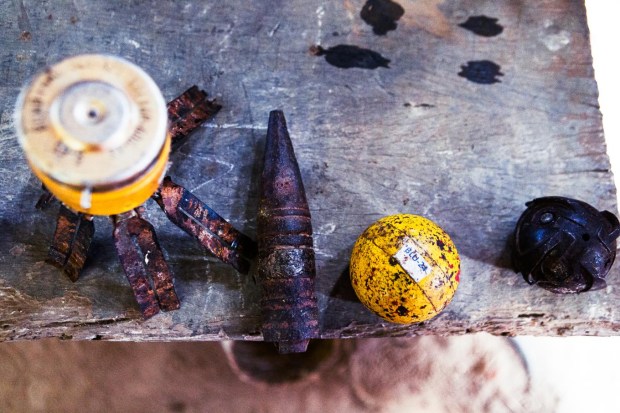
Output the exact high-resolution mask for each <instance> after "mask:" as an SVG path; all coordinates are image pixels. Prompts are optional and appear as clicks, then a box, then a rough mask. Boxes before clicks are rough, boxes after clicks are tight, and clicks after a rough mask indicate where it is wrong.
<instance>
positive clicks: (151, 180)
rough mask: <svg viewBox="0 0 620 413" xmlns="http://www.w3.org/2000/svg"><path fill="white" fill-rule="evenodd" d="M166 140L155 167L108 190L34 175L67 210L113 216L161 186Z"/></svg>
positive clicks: (166, 156)
mask: <svg viewBox="0 0 620 413" xmlns="http://www.w3.org/2000/svg"><path fill="white" fill-rule="evenodd" d="M169 154H170V136H168V137H167V138H166V141H165V143H164V147H163V149H162V151H161V153H160V154H159V156H158V158H157V160H156V161H155V163H154V164H153V165H152V166H151V167H150V169H148V170H147V171H145V172H144V173H143V174H142V175H140V176H138V177H136V179H135V180H132V181H131V182H129V183H127V184H125V185H123V186H120V187H118V188H111V189H98V188H92V189H89V188H78V187H72V186H68V185H64V184H62V183H60V182H57V181H54V180H53V179H51V178H50V177H48V176H47V175H45V174H44V173H42V172H41V171H40V170H39V169H37V168H36V167H35V166H34V165H32V164H30V167H31V168H32V171H33V172H34V174H35V175H36V176H37V178H39V179H40V180H41V182H43V185H45V187H46V188H47V189H48V190H49V191H50V192H51V193H52V194H54V196H55V197H56V198H58V199H59V200H60V201H61V202H62V203H64V204H65V205H66V206H68V207H69V208H71V209H73V210H75V211H79V212H84V213H86V214H89V215H116V214H121V213H123V212H127V211H130V210H132V209H134V208H137V207H139V206H140V205H142V204H143V203H144V202H146V201H147V200H148V199H149V198H150V197H151V195H153V193H155V191H156V190H157V188H158V187H159V184H161V181H162V179H163V177H164V174H165V173H166V167H167V165H168V155H169Z"/></svg>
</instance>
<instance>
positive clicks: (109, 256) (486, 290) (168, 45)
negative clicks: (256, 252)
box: [0, 0, 620, 341]
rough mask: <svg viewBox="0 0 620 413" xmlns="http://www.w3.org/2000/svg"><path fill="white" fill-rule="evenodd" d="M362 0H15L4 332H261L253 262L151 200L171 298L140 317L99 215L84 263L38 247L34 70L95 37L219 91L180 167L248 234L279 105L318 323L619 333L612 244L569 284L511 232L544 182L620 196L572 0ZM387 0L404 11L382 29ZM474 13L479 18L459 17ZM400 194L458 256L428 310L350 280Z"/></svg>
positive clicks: (159, 74) (6, 79)
mask: <svg viewBox="0 0 620 413" xmlns="http://www.w3.org/2000/svg"><path fill="white" fill-rule="evenodd" d="M173 3H175V4H173ZM177 3H178V4H177ZM370 3H372V4H369V5H366V6H365V5H364V4H365V2H364V1H362V0H345V1H337V2H309V1H302V0H291V1H286V2H284V1H283V2H279V1H264V2H260V1H258V2H247V1H241V0H231V1H227V2H215V1H210V2H152V4H149V3H148V2H138V1H131V2H129V1H106V2H90V1H87V0H74V1H72V2H65V1H60V0H59V1H48V0H44V1H19V0H15V1H13V2H4V3H3V4H2V5H1V6H0V29H1V30H2V38H1V40H0V46H1V47H0V57H1V60H0V120H1V123H0V143H1V145H2V146H1V149H0V188H2V190H1V191H0V340H21V339H35V338H41V337H49V336H56V337H62V338H73V339H79V340H87V339H104V340H134V341H143V340H219V339H226V338H232V339H246V340H260V339H261V335H260V308H259V304H258V303H259V297H260V294H259V290H258V287H257V285H256V284H255V283H254V281H253V279H252V277H251V276H242V275H240V274H238V273H236V272H235V271H234V270H233V269H231V268H230V267H228V266H226V265H224V264H221V263H220V262H219V261H217V260H216V259H214V258H212V257H211V256H209V255H207V254H206V253H205V252H204V250H203V249H202V248H201V247H200V246H199V245H198V244H197V243H196V242H194V241H193V240H192V239H190V238H189V237H188V236H187V235H186V234H185V233H183V232H182V231H181V230H180V229H179V228H177V227H176V226H174V225H173V224H172V223H170V222H169V221H168V219H167V218H166V217H165V216H164V214H163V213H162V212H161V210H159V208H158V207H157V205H155V204H154V203H153V202H149V203H148V204H147V211H148V216H149V220H150V221H151V222H152V223H153V225H154V226H155V228H156V230H157V234H158V236H159V239H160V242H161V244H162V247H163V248H164V250H165V252H166V254H167V257H168V262H169V264H170V266H171V269H172V271H173V272H174V274H175V277H176V289H177V292H178V294H179V297H180V299H181V301H182V308H181V309H180V310H178V311H174V312H170V313H163V314H159V315H157V316H155V317H154V318H152V319H150V320H148V321H143V320H142V319H141V316H140V313H139V311H138V308H137V304H136V303H135V301H134V298H133V295H132V292H131V290H130V287H129V285H128V283H127V281H126V279H125V275H124V273H123V271H122V269H121V267H120V264H119V261H118V258H117V257H116V254H115V250H114V246H113V243H112V234H111V232H112V226H111V224H110V222H109V221H108V220H107V219H104V218H96V222H95V226H96V230H97V232H96V236H95V240H94V243H93V248H92V251H91V258H90V260H89V261H88V264H87V268H86V269H85V271H84V273H83V275H82V277H81V279H80V280H79V281H78V282H76V283H72V282H71V281H70V280H69V279H68V278H67V277H66V276H64V275H63V274H62V273H60V272H59V271H58V270H57V269H55V268H53V267H51V266H49V265H47V264H45V263H44V260H45V259H46V255H47V248H48V245H49V241H50V240H51V237H52V235H53V230H54V225H55V213H56V211H55V210H51V211H46V212H40V211H37V210H35V208H34V204H35V202H36V200H37V199H38V196H39V193H40V183H39V182H38V181H37V179H36V178H34V176H33V175H32V173H31V172H30V170H29V168H28V166H27V165H26V163H25V161H24V158H23V155H22V152H21V149H20V147H19V145H18V143H17V140H16V137H15V132H14V127H13V124H12V113H13V109H14V103H15V99H16V97H17V94H18V93H19V91H20V89H21V88H22V86H23V85H24V84H25V83H26V82H27V80H28V79H29V78H30V77H31V76H33V75H34V74H35V73H37V72H39V71H40V70H42V69H43V68H44V67H45V66H46V65H49V64H52V63H54V62H56V61H58V60H60V59H62V58H63V57H66V56H70V55H75V54H80V53H86V52H89V53H92V52H97V53H110V54H114V55H119V56H122V57H125V58H127V59H129V60H131V61H133V62H135V63H136V64H138V65H140V66H141V67H143V68H144V69H145V70H146V71H147V72H148V73H149V74H151V76H152V77H153V78H154V79H155V81H156V82H157V83H158V85H159V86H160V87H161V89H162V91H163V93H164V96H165V97H166V98H167V99H171V98H173V97H174V96H176V95H178V94H179V93H181V92H182V91H184V90H185V89H186V88H187V87H189V86H191V85H193V84H197V85H199V86H200V87H201V88H203V89H205V90H207V91H208V92H209V94H210V95H212V96H215V97H217V100H218V101H219V102H220V103H221V104H222V106H223V108H222V110H221V111H220V113H218V114H217V116H216V117H215V118H214V119H213V120H212V121H211V122H210V123H209V124H208V125H206V126H205V127H203V128H201V129H200V130H199V131H197V133H195V134H194V135H193V136H192V137H191V138H190V139H189V140H188V141H187V142H186V143H185V144H184V145H183V146H182V147H181V148H180V150H179V151H177V152H176V153H175V154H174V155H173V157H172V161H173V164H172V166H171V168H170V170H169V174H170V175H171V176H172V177H173V179H174V180H175V181H176V182H178V183H180V184H182V185H184V186H186V187H187V188H188V189H190V190H192V191H193V192H194V193H195V194H196V195H197V196H198V197H200V198H201V199H203V200H204V201H205V202H207V203H208V204H209V205H210V206H211V207H213V208H214V209H215V210H216V211H218V212H219V213H220V214H221V215H222V216H224V217H225V218H227V219H228V220H229V221H230V222H232V223H233V224H234V225H235V226H237V227H238V228H240V229H242V230H243V231H244V232H246V233H247V234H248V235H250V236H252V237H255V235H256V212H257V190H258V187H257V184H258V176H259V173H260V170H261V168H262V154H263V146H264V139H265V132H266V125H267V118H268V113H269V111H270V110H273V109H282V110H283V111H284V112H285V115H286V117H287V120H288V123H289V131H290V133H291V137H292V140H293V144H294V146H295V150H296V154H297V158H298V162H299V164H300V168H301V171H302V175H303V178H304V183H305V186H306V191H307V196H308V201H309V204H310V208H311V212H312V216H313V225H314V230H315V238H314V240H315V246H316V254H317V267H318V268H317V271H318V274H317V286H316V287H317V295H318V298H319V306H320V328H321V333H322V336H323V337H326V338H327V337H329V338H333V337H353V336H356V337H359V336H388V335H392V336H394V335H398V336H401V335H418V334H462V333H469V332H475V331H487V332H490V333H493V334H502V335H523V334H527V335H581V334H586V335H615V334H617V333H618V331H619V330H620V312H618V311H617V310H616V308H615V306H616V303H617V302H619V301H620V274H619V272H620V270H619V269H618V268H619V266H620V264H618V263H616V265H615V266H614V268H613V269H612V271H611V273H610V274H609V276H608V287H607V289H605V290H601V291H596V292H588V293H585V294H581V295H568V296H558V295H554V294H552V293H549V292H547V291H545V290H543V289H540V288H535V287H530V286H528V285H527V284H526V283H525V282H524V281H523V279H522V278H521V276H520V275H517V274H515V273H514V271H513V270H512V269H511V267H510V256H509V250H508V240H509V238H510V236H511V234H512V231H513V229H514V225H515V223H516V221H517V219H518V217H519V215H520V214H521V212H523V210H524V209H525V205H524V204H525V202H527V201H529V200H531V199H533V198H535V197H539V196H544V195H562V196H569V197H573V198H578V199H582V200H584V201H586V202H588V203H590V204H592V205H594V206H596V207H597V208H599V209H609V210H611V211H612V212H616V202H615V199H616V198H615V193H616V192H615V187H614V184H613V178H612V174H611V172H610V165H609V159H608V157H607V154H606V149H605V143H604V137H603V132H602V125H601V114H600V112H599V108H598V103H597V87H596V82H595V81H594V74H593V69H592V62H591V55H590V47H589V38H588V28H587V23H586V16H585V8H584V5H583V4H582V2H580V1H562V0H544V1H538V2H528V1H510V2H503V1H502V2H497V1H490V0H489V1H480V0H460V1H457V0H446V1H441V0H417V1H414V0H398V4H396V3H393V2H389V1H386V0H384V1H372V2H370ZM369 6H371V7H369ZM362 9H364V10H365V12H364V17H365V18H364V19H362V17H361V11H362ZM381 10H386V13H387V14H388V15H391V16H392V18H393V19H396V18H398V17H399V16H400V14H402V16H401V17H399V18H398V19H397V20H396V21H395V24H394V22H392V23H391V24H390V21H389V20H388V21H387V22H386V21H379V24H375V28H374V29H373V27H372V26H371V25H369V24H368V22H372V21H373V20H372V18H373V17H376V16H377V14H378V13H379V12H380V11H381ZM401 12H402V13H401ZM475 16H486V18H478V19H474V20H470V24H464V23H465V22H466V21H468V19H469V18H470V17H475ZM492 19H497V20H496V21H495V20H492ZM365 20H366V21H365ZM472 22H473V24H472ZM463 26H465V27H463ZM472 26H473V27H472ZM388 29H392V30H388ZM315 45H320V46H321V47H322V48H323V49H324V50H325V54H324V55H323V56H316V55H314V54H312V53H310V51H309V50H310V48H311V46H315ZM388 60H389V62H388ZM351 65H353V66H356V67H348V68H345V67H344V66H351ZM399 212H402V213H405V212H406V213H414V214H420V215H424V216H426V217H428V218H431V219H433V220H434V221H436V222H437V223H438V224H439V225H441V226H442V227H443V228H444V229H445V230H446V231H448V233H450V234H451V236H452V238H453V239H454V241H455V243H456V245H457V247H458V249H459V252H460V254H461V258H462V274H461V285H460V287H459V290H458V291H457V294H456V296H455V299H454V301H453V302H452V303H451V304H450V305H449V306H448V308H447V309H446V310H445V311H444V312H443V313H442V314H440V315H439V316H438V317H437V318H435V319H433V320H431V321H429V322H426V323H423V324H420V325H410V326H403V325H396V324H390V323H387V322H383V321H382V320H381V319H379V318H378V317H376V316H374V315H373V314H371V313H370V312H369V311H368V310H366V309H365V308H364V307H363V306H362V305H361V304H360V303H359V302H358V301H357V300H356V299H355V297H354V295H353V292H352V290H351V287H350V284H349V283H348V273H347V271H348V269H347V263H348V259H349V255H350V252H351V248H352V245H353V243H354V241H355V239H356V238H357V236H358V235H359V234H360V233H361V232H362V231H363V230H364V229H365V228H366V227H367V226H368V225H369V224H371V223H372V222H373V221H375V220H377V219H378V218H380V217H382V216H385V215H389V214H394V213H399Z"/></svg>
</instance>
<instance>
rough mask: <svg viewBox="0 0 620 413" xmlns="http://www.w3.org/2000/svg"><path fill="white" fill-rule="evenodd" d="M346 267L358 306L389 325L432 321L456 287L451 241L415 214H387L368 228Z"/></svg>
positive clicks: (455, 255) (456, 265) (455, 257)
mask: <svg viewBox="0 0 620 413" xmlns="http://www.w3.org/2000/svg"><path fill="white" fill-rule="evenodd" d="M350 264H351V268H350V276H351V284H352V285H353V289H354V290H355V293H356V294H357V296H358V297H359V299H360V301H361V302H362V303H363V304H364V305H365V306H366V307H368V308H369V309H370V310H372V311H373V312H374V313H376V314H377V315H379V316H380V317H382V318H384V319H386V320H388V321H391V322H394V323H401V324H409V323H418V322H422V321H425V320H428V319H430V318H433V317H435V316H436V315H437V314H439V313H440V312H441V311H442V310H443V309H444V308H445V307H446V305H448V303H449V302H450V301H451V300H452V297H453V296H454V293H455V292H456V289H457V287H458V284H459V274H460V259H459V255H458V252H457V250H456V246H455V245H454V242H452V239H450V236H449V235H448V234H447V233H446V232H445V231H444V230H443V229H441V228H440V227H439V226H438V225H437V224H435V223H434V222H433V221H431V220H429V219H427V218H424V217H421V216H418V215H411V214H398V215H391V216H388V217H384V218H381V219H380V220H378V221H377V222H375V223H374V224H372V225H371V226H370V227H368V228H367V229H366V231H364V232H363V233H362V235H360V237H359V238H358V239H357V241H356V243H355V246H354V247H353V252H352V253H351V263H350Z"/></svg>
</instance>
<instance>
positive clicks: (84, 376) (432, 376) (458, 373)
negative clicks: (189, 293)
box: [0, 334, 557, 413]
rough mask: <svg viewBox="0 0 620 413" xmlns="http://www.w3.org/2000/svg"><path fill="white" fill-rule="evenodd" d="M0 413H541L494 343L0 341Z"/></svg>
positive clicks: (523, 370)
mask: <svg viewBox="0 0 620 413" xmlns="http://www.w3.org/2000/svg"><path fill="white" fill-rule="evenodd" d="M0 377H1V379H0V411H2V412H84V411H90V412H103V411H105V412H120V411H122V412H139V411H153V412H256V413H263V412H275V413H278V412H322V413H324V412H405V411H407V412H409V411H416V412H433V413H437V412H439V413H441V412H450V413H458V412H480V413H484V412H493V413H495V412H513V413H518V412H524V413H525V412H528V413H536V412H541V413H542V412H545V413H549V412H553V411H554V410H555V407H556V406H557V398H556V397H555V396H554V394H552V393H551V392H549V390H548V389H544V388H532V387H531V386H530V382H529V376H528V372H527V367H526V366H525V364H524V362H523V360H522V358H521V356H520V354H519V352H518V350H517V349H516V348H515V347H514V346H513V344H512V342H511V341H510V340H509V339H506V338H500V337H493V336H489V335H484V334H482V335H473V336H463V337H450V338H442V337H419V338H408V339H407V338H391V339H363V340H339V341H316V342H313V343H311V347H310V348H309V350H308V352H307V353H305V354H304V355H292V356H277V355H275V352H274V351H273V350H272V348H271V347H270V345H266V344H264V343H249V342H243V343H240V342H225V343H223V344H222V343H211V342H208V343H124V342H123V343H110V342H71V341H58V340H41V341H33V342H19V343H2V344H0Z"/></svg>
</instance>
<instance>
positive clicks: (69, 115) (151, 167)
mask: <svg viewBox="0 0 620 413" xmlns="http://www.w3.org/2000/svg"><path fill="white" fill-rule="evenodd" d="M16 109H17V110H16V119H15V126H16V128H17V132H18V137H19V142H20V144H21V145H22V147H23V148H24V152H25V154H26V158H27V159H28V162H29V164H30V166H31V168H32V170H33V172H34V173H35V175H36V176H37V177H38V178H39V179H40V180H41V181H42V182H43V184H44V185H45V186H46V188H47V189H48V190H49V191H50V192H51V193H52V194H54V196H56V198H58V199H60V200H61V201H62V202H63V203H64V204H65V205H67V206H69V207H70V208H71V209H73V210H74V211H79V212H83V213H86V214H90V215H114V214H119V213H123V212H126V211H129V210H132V209H133V208H136V207H137V206H139V205H141V204H142V203H144V202H145V201H146V200H147V199H148V198H149V197H150V196H151V195H152V194H153V193H154V192H155V190H157V187H158V186H159V184H160V183H161V180H162V178H163V175H164V173H165V170H166V167H167V162H168V153H169V152H170V137H169V136H168V133H167V131H168V123H167V122H168V116H167V111H166V103H165V101H164V98H163V96H162V94H161V92H160V90H159V88H158V87H157V85H156V84H155V82H154V81H153V80H152V79H151V78H150V77H149V76H148V75H147V74H146V73H145V72H144V71H143V70H142V69H140V68H139V67H137V66H136V65H134V64H132V63H130V62H128V61H126V60H124V59H120V58H117V57H113V56H106V55H81V56H76V57H71V58H68V59H65V60H63V61H61V62H59V63H57V64H55V65H53V66H51V67H49V68H48V69H47V70H45V71H44V72H43V73H41V74H40V75H39V76H37V77H36V78H35V79H34V80H33V81H32V83H31V84H30V85H29V86H28V87H27V88H25V89H24V91H23V92H22V94H21V95H20V98H19V99H18V103H17V108H16Z"/></svg>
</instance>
